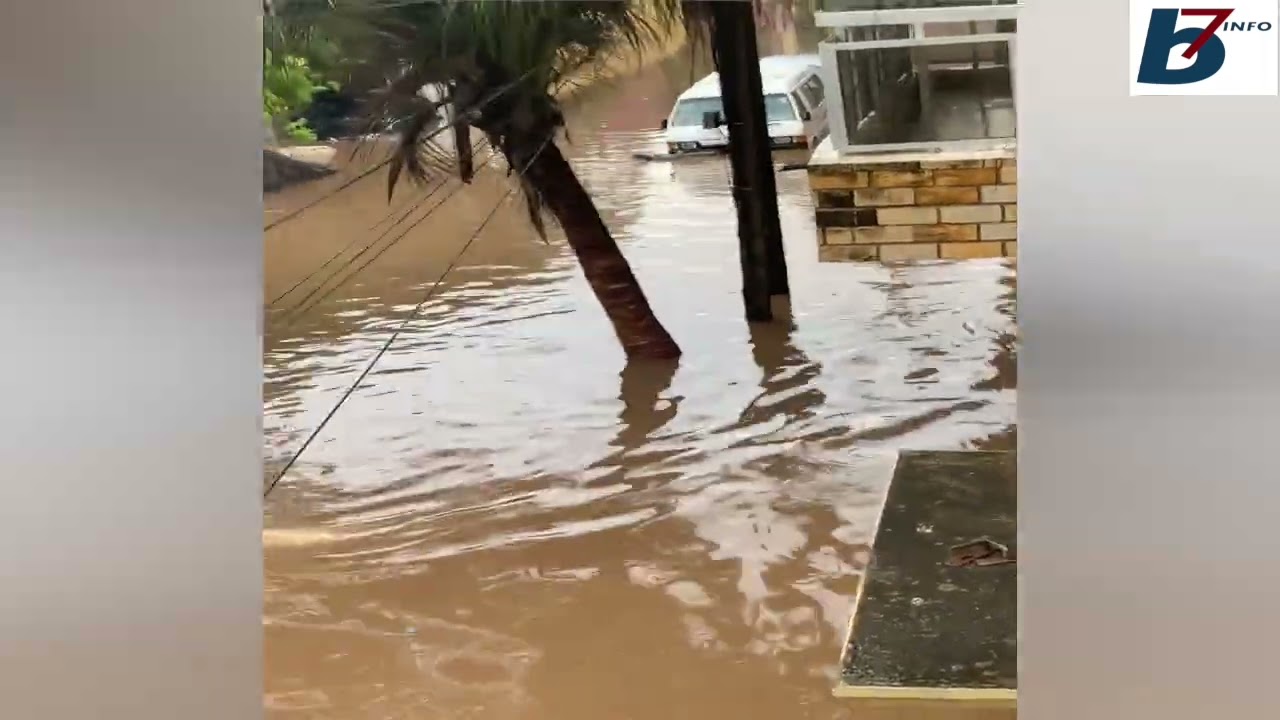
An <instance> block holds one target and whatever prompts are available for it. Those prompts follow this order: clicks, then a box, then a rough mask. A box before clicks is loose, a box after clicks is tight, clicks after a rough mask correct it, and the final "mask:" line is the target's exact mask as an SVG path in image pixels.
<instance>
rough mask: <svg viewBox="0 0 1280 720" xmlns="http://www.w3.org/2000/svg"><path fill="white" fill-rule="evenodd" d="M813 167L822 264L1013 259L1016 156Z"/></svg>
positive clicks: (811, 179)
mask: <svg viewBox="0 0 1280 720" xmlns="http://www.w3.org/2000/svg"><path fill="white" fill-rule="evenodd" d="M984 155H986V157H984V158H983V159H946V160H918V161H894V160H888V159H886V160H884V161H879V160H852V161H849V162H840V163H831V164H824V165H811V166H810V167H809V170H808V172H809V186H810V188H811V189H812V190H813V195H814V206H815V208H816V213H817V222H818V242H819V249H818V257H819V260H822V261H824V262H836V261H867V260H870V261H875V260H879V261H889V262H892V261H897V260H935V259H939V258H941V259H964V258H984V257H1015V256H1016V255H1017V252H1018V249H1017V246H1018V242H1017V239H1018V186H1017V172H1018V171H1017V160H1016V159H1015V158H1014V157H1013V153H1012V152H1010V153H1008V156H1007V157H990V153H984Z"/></svg>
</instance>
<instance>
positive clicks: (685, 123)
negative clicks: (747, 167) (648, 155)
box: [671, 95, 796, 127]
mask: <svg viewBox="0 0 1280 720" xmlns="http://www.w3.org/2000/svg"><path fill="white" fill-rule="evenodd" d="M709 112H714V113H724V106H723V105H721V104H720V98H718V97H708V98H689V99H688V100H681V101H680V102H678V103H676V111H675V113H674V114H673V116H672V118H671V124H672V125H673V126H675V127H695V126H696V127H701V126H702V116H703V115H704V114H706V113H709ZM764 113H765V119H766V120H767V121H768V122H786V121H788V120H795V119H796V110H795V108H793V107H792V106H791V101H790V100H788V99H787V96H786V95H765V96H764Z"/></svg>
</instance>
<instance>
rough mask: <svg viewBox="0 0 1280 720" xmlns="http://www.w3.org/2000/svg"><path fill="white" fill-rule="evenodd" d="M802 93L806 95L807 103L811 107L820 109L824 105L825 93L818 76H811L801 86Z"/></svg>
mask: <svg viewBox="0 0 1280 720" xmlns="http://www.w3.org/2000/svg"><path fill="white" fill-rule="evenodd" d="M800 92H801V93H802V94H803V95H804V99H805V102H806V103H807V104H808V105H809V107H811V108H812V107H818V106H819V105H821V104H822V100H823V98H824V97H825V91H824V88H823V87H822V80H820V79H818V76H817V75H811V76H810V77H809V79H808V80H805V81H804V84H802V85H801V86H800Z"/></svg>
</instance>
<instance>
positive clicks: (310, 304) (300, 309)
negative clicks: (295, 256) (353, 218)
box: [276, 151, 497, 329]
mask: <svg viewBox="0 0 1280 720" xmlns="http://www.w3.org/2000/svg"><path fill="white" fill-rule="evenodd" d="M495 155H497V151H494V152H492V153H490V155H489V157H488V158H485V162H484V164H485V165H487V164H488V163H489V162H490V161H491V160H492V159H493V157H494V156H495ZM444 185H445V183H441V184H440V185H438V186H437V187H436V189H435V190H433V191H431V192H430V193H428V194H427V196H426V197H424V198H423V199H422V200H421V201H419V202H418V203H417V204H416V205H414V206H413V207H412V208H410V209H409V211H408V212H406V213H405V214H404V215H403V216H402V217H401V218H400V219H399V220H397V221H396V222H395V223H393V224H392V225H391V226H390V227H388V228H387V229H386V230H384V231H383V232H382V233H381V234H379V236H378V237H377V239H375V240H374V241H373V242H371V243H369V244H368V245H366V246H365V247H364V248H363V249H361V251H360V252H358V253H356V254H355V255H353V256H352V257H351V258H350V259H349V260H348V261H347V262H346V264H344V265H343V266H342V267H341V268H339V269H337V270H336V271H334V272H333V273H332V274H331V275H329V277H328V278H326V279H325V280H324V282H322V283H320V284H319V285H317V286H316V287H315V288H314V289H312V291H311V292H309V293H307V295H306V296H305V297H304V298H302V300H300V301H298V302H297V303H296V304H295V305H294V306H293V309H291V310H289V311H287V312H286V314H285V319H284V320H282V321H281V323H282V324H281V325H278V326H277V327H276V329H283V328H288V327H289V326H291V325H293V323H295V322H297V320H298V318H300V317H302V316H304V315H306V314H307V312H308V311H310V310H311V309H312V308H314V307H316V306H317V305H319V304H320V303H322V302H324V301H325V300H326V299H327V298H328V297H329V296H330V295H332V294H333V293H334V292H336V291H337V290H338V288H340V287H342V286H343V285H346V284H347V282H349V281H350V280H351V279H352V278H354V277H355V276H356V275H359V274H360V272H361V271H363V270H364V269H365V268H367V267H369V266H370V265H372V264H373V263H374V262H375V261H377V259H378V258H380V257H382V256H383V255H384V254H386V252H387V251H388V250H390V249H391V248H392V247H395V245H396V244H397V243H399V242H400V241H401V240H403V239H404V238H405V237H407V236H408V235H409V233H411V232H413V230H414V228H416V227H418V226H419V225H421V224H422V223H423V222H424V221H425V220H426V219H427V218H429V217H431V215H432V214H434V213H435V211H436V210H439V209H440V207H441V206H442V205H444V204H445V203H446V202H448V201H449V199H450V198H452V197H453V196H454V195H457V194H458V191H460V190H461V189H462V188H463V187H465V185H464V184H462V183H459V184H458V185H455V186H454V188H453V190H451V191H450V192H449V194H447V195H445V196H444V197H443V198H441V199H440V201H439V202H437V203H436V204H435V205H433V206H431V208H430V209H429V210H427V212H425V213H423V215H422V216H421V217H419V218H418V219H417V220H414V221H413V222H412V223H411V224H409V226H408V227H406V228H405V229H404V231H403V232H401V233H400V234H399V235H397V236H395V237H394V238H392V239H391V241H390V242H388V243H387V244H385V245H383V246H382V248H381V249H379V250H378V251H377V252H376V253H374V254H373V255H372V256H370V257H369V259H368V260H366V261H365V262H364V263H362V264H361V265H360V266H359V267H357V268H356V269H355V270H353V271H352V272H350V273H348V274H347V275H346V277H344V278H342V279H341V280H339V281H338V283H337V284H336V285H332V286H330V287H329V288H328V289H327V290H324V293H323V294H320V295H319V296H318V297H317V294H318V293H320V291H321V290H323V289H324V286H325V283H327V282H329V281H330V280H332V279H334V278H335V277H337V276H338V275H339V274H341V273H342V272H343V270H345V269H347V268H349V267H351V266H352V265H353V264H354V263H355V261H356V260H358V259H360V257H361V256H362V255H364V254H365V253H366V252H368V251H369V250H370V249H371V248H373V246H374V245H376V244H378V243H379V242H380V241H381V240H382V239H383V238H384V237H386V236H387V235H388V234H390V232H391V231H392V230H394V229H395V227H396V225H399V224H400V222H401V221H403V220H404V218H405V217H408V216H409V215H410V214H412V213H413V212H414V211H416V210H417V209H418V208H420V207H422V205H423V204H425V203H426V201H427V200H428V199H430V198H431V196H433V195H435V194H436V191H438V190H439V189H440V188H442V187H444ZM313 298H314V300H313Z"/></svg>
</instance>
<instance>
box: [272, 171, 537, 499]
mask: <svg viewBox="0 0 1280 720" xmlns="http://www.w3.org/2000/svg"><path fill="white" fill-rule="evenodd" d="M514 190H515V188H509V189H508V190H507V192H505V193H504V194H503V195H502V197H500V198H498V202H497V203H496V204H494V206H493V209H492V210H490V211H489V214H488V215H487V216H486V217H485V219H484V222H482V223H480V225H479V227H477V228H476V229H475V232H473V233H471V237H470V238H468V239H467V241H466V242H465V243H463V245H462V249H461V250H459V251H458V254H457V255H454V256H453V260H451V261H450V262H449V265H448V267H446V268H445V269H444V272H443V273H441V274H440V277H438V278H436V281H435V282H434V283H432V284H431V287H430V288H428V289H427V292H426V294H425V295H423V297H422V299H421V300H419V301H418V304H417V305H415V306H414V308H413V310H412V311H411V312H410V313H409V314H408V315H406V316H405V318H404V320H401V321H400V324H399V325H398V326H396V329H395V332H393V333H391V336H390V337H388V338H387V340H386V342H384V343H383V344H382V347H380V348H378V352H377V353H375V354H374V356H373V359H372V360H370V361H369V364H368V365H366V366H365V368H364V370H363V371H361V373H360V376H359V377H357V378H356V381H355V382H353V383H351V385H350V386H349V387H348V388H347V389H346V391H345V392H343V393H342V397H340V398H338V402H336V403H334V405H333V407H332V408H330V410H329V412H328V414H326V415H325V416H324V419H323V420H321V421H320V424H319V425H317V426H316V428H315V430H312V431H311V434H310V435H308V436H307V439H306V440H305V441H303V443H302V445H301V446H300V447H299V448H298V451H297V452H295V453H294V454H293V456H292V457H290V458H289V461H288V462H287V463H285V465H284V467H283V468H281V470H280V472H279V473H277V474H276V476H275V478H274V479H272V481H271V484H270V485H268V486H267V489H266V490H265V491H264V492H263V493H262V497H263V498H265V497H267V496H268V495H270V494H271V491H272V490H274V489H275V487H276V485H278V484H279V483H280V479H281V478H283V477H284V476H285V473H287V472H289V469H290V468H292V467H293V465H294V463H295V462H297V460H298V458H299V457H301V456H302V453H304V452H306V450H307V448H308V447H310V446H311V443H312V441H314V440H315V439H316V437H317V436H319V435H320V432H321V431H322V430H324V427H325V425H328V424H329V421H330V420H332V419H333V416H334V415H336V414H337V413H338V409H339V408H341V407H342V404H343V403H345V402H346V401H347V399H348V398H350V397H351V395H352V393H354V392H355V390H356V388H358V387H360V385H361V383H363V382H364V380H365V378H367V377H368V376H369V373H370V372H371V371H372V370H373V367H374V366H375V365H377V364H378V361H379V360H381V359H382V356H383V355H385V354H386V353H387V350H389V349H391V345H392V343H394V342H395V341H396V339H397V338H399V337H400V333H402V332H404V329H405V328H406V327H408V325H409V322H410V321H412V320H413V319H414V318H416V317H417V316H418V313H419V312H421V311H422V307H423V306H424V305H426V304H427V301H428V300H430V299H431V297H432V296H433V295H435V292H436V289H437V288H439V287H440V283H442V282H444V279H445V278H446V277H448V276H449V273H450V272H451V271H452V270H453V268H454V267H455V266H456V265H457V264H458V261H459V260H461V259H462V256H463V254H464V253H466V252H467V250H468V249H469V248H470V247H471V244H472V243H474V242H475V241H476V238H478V237H480V233H481V232H482V231H483V230H484V229H485V227H486V226H487V225H488V224H489V221H490V220H492V219H493V218H494V216H496V215H497V214H498V209H499V208H501V207H502V203H503V202H504V201H505V200H506V199H507V198H508V197H510V196H511V193H512V192H513V191H514Z"/></svg>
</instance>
